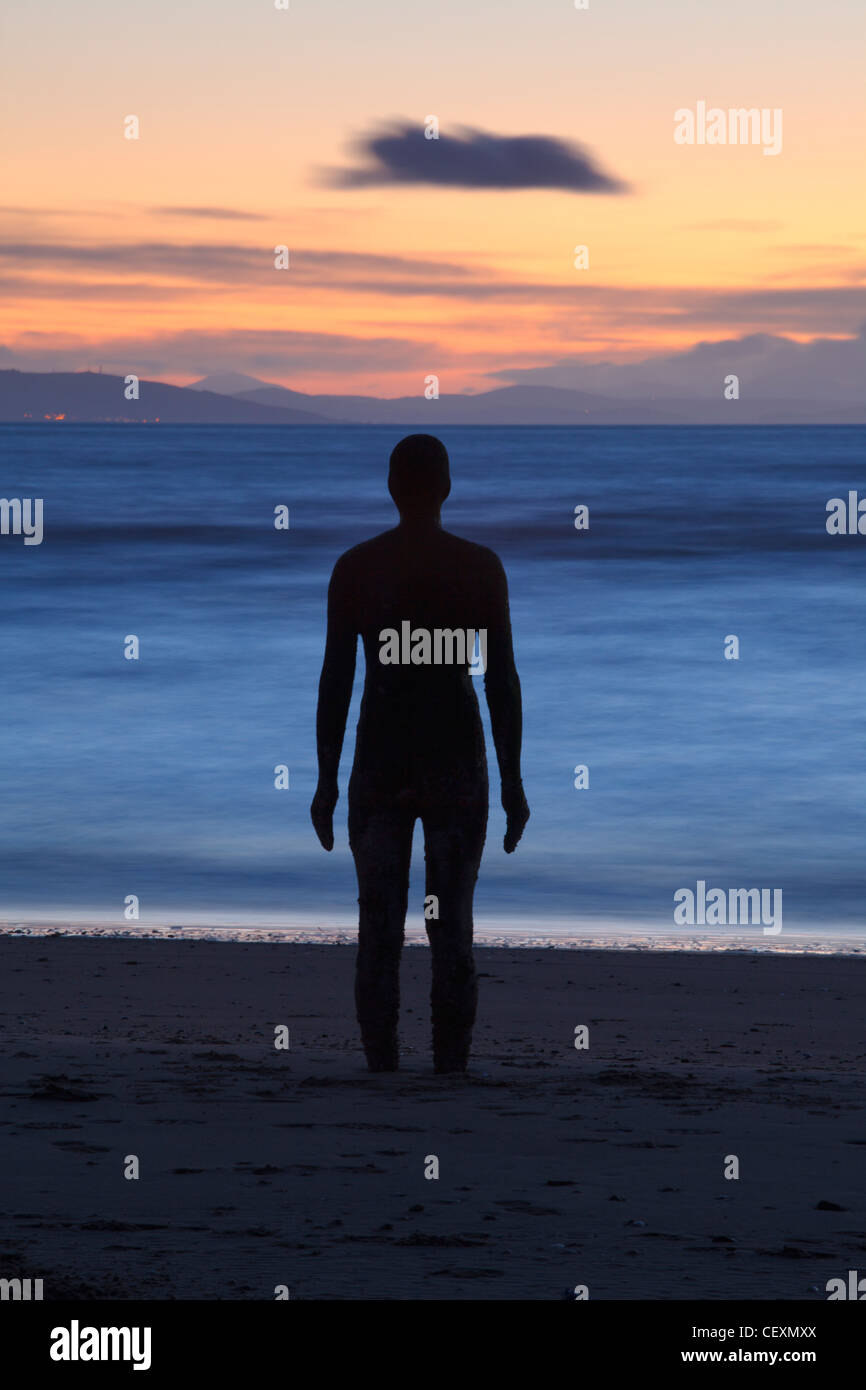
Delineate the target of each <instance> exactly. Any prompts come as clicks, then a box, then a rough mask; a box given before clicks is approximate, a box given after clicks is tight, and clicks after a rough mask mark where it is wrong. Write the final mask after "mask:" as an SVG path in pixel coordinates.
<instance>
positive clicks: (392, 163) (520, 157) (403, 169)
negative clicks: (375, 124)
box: [325, 121, 627, 193]
mask: <svg viewBox="0 0 866 1390" xmlns="http://www.w3.org/2000/svg"><path fill="white" fill-rule="evenodd" d="M358 152H359V156H360V158H361V159H362V160H365V161H366V163H362V164H360V165H357V166H355V167H352V168H345V169H332V170H328V171H326V174H325V178H326V181H327V182H328V183H331V184H333V185H336V186H337V187H341V188H368V187H370V186H371V185H375V184H411V183H421V184H435V185H437V186H447V187H451V188H477V189H497V188H498V189H515V188H559V189H563V190H564V191H566V192H568V193H624V192H626V191H627V186H626V185H625V184H624V183H621V182H620V181H619V180H618V179H615V178H611V177H610V176H609V175H608V174H605V173H604V172H603V171H602V170H601V169H599V168H598V167H597V165H596V164H594V162H593V160H592V157H591V156H590V155H589V153H588V152H587V151H586V150H584V149H583V148H582V147H581V146H579V145H572V144H566V142H565V141H563V140H556V139H554V138H552V137H551V136H549V135H491V134H490V133H489V132H488V131H484V130H473V129H471V128H469V127H457V129H456V132H455V133H453V134H452V133H450V132H448V131H441V132H440V135H439V139H438V140H428V139H427V138H426V137H425V133H424V127H423V126H421V125H418V124H417V123H411V122H409V121H396V122H394V123H393V124H392V125H390V126H388V127H386V128H385V129H384V130H380V131H378V132H374V133H372V134H370V135H366V136H362V137H361V139H360V140H359V142H358Z"/></svg>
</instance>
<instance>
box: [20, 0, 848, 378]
mask: <svg viewBox="0 0 866 1390" xmlns="http://www.w3.org/2000/svg"><path fill="white" fill-rule="evenodd" d="M864 38H866V18H864V9H863V5H862V0H822V3H821V4H820V5H816V4H814V3H813V0H733V3H728V4H725V5H708V4H704V3H696V0H663V2H662V3H659V4H651V3H647V0H590V8H589V9H588V10H586V11H578V10H576V9H575V8H574V4H573V0H368V3H355V2H354V0H290V8H289V9H288V11H284V10H278V9H276V8H275V6H274V4H273V0H234V3H229V0H210V3H206V0H184V3H181V4H179V3H178V0H148V2H147V3H142V4H132V3H129V0H127V2H126V3H118V0H110V3H109V0H83V3H81V4H75V5H72V4H69V3H59V0H47V3H39V4H26V3H24V0H14V3H13V5H12V6H11V10H10V7H7V10H6V13H5V15H4V18H3V20H2V29H0V47H2V56H0V87H2V95H0V127H2V143H3V162H4V180H3V192H2V203H3V209H2V214H0V290H2V293H0V301H2V324H0V367H21V368H24V369H28V370H43V371H45V370H49V369H55V370H75V369H81V368H86V367H90V368H96V367H98V366H102V367H103V368H104V369H105V370H106V371H117V372H127V371H133V372H137V373H138V374H139V375H141V376H145V377H157V378H160V379H162V380H166V381H172V382H176V383H179V384H185V383H188V382H191V381H194V380H196V379H197V378H199V377H202V376H204V375H206V374H208V373H217V372H220V373H221V372H229V371H232V372H235V371H237V372H247V373H250V374H252V375H254V376H257V377H262V378H264V379H266V380H269V381H276V382H280V383H282V384H284V385H287V386H293V387H295V388H297V389H299V390H307V391H333V392H340V393H344V392H365V393H370V394H377V395H398V394H403V393H406V394H410V393H413V392H416V391H418V392H420V391H422V390H423V380H424V377H425V375H427V374H428V373H436V374H438V375H439V377H440V382H441V389H442V391H443V392H450V391H466V390H472V391H475V390H483V389H488V388H489V387H491V386H493V385H499V384H501V383H502V381H504V380H507V379H508V378H509V374H510V373H512V372H514V373H516V374H518V373H520V372H521V371H525V370H526V369H528V368H536V369H537V368H546V367H547V366H548V365H553V364H556V363H559V362H561V361H562V360H563V359H573V358H578V359H581V358H585V359H586V360H587V361H588V362H600V361H620V362H627V361H634V360H636V359H640V358H644V357H648V356H651V355H653V354H658V353H665V354H667V353H670V352H674V351H677V350H680V349H685V348H688V347H690V346H692V345H693V344H695V343H697V342H700V341H707V340H709V341H717V340H721V339H726V338H737V337H740V336H743V335H746V334H754V333H772V334H784V335H787V336H789V337H792V338H795V339H798V340H800V341H807V340H810V339H812V338H816V337H821V338H826V337H831V338H846V337H853V336H854V335H856V334H857V332H858V329H859V328H860V326H861V325H862V323H863V322H864V320H866V294H864V269H866V254H864V240H866V209H864V202H863V192H862V188H863V179H862V171H863V149H864V121H863V115H862V112H863V101H862V84H863V56H864ZM698 101H705V102H706V103H707V104H708V105H709V106H720V107H723V108H728V107H759V108H764V107H766V108H781V109H782V112H783V146H782V151H781V153H780V154H778V155H777V156H767V155H765V154H764V153H763V151H762V149H761V147H760V146H724V147H718V146H717V147H710V146H698V145H694V146H681V145H677V144H675V142H674V139H673V130H674V112H675V111H676V110H677V109H678V108H683V107H691V108H694V107H695V105H696V103H697V102H698ZM129 115H136V116H137V117H138V118H139V121H140V138H139V139H138V140H127V139H125V138H124V118H125V117H127V116H129ZM431 115H435V116H436V117H437V118H438V120H439V123H440V132H441V137H442V139H441V140H440V141H439V142H436V141H425V140H424V122H425V119H426V118H427V117H428V116H431ZM397 124H399V125H400V127H401V128H403V129H404V130H405V132H406V139H407V141H408V142H409V146H411V149H410V154H411V158H412V160H413V161H414V164H413V167H414V169H415V171H416V177H418V178H424V177H425V175H424V169H425V167H426V166H425V164H424V161H433V160H435V159H437V158H439V159H440V160H441V159H447V158H449V157H450V156H449V150H448V148H447V141H448V138H449V137H450V138H451V139H452V140H453V139H455V138H457V137H459V138H461V139H465V138H467V137H465V134H464V132H465V130H466V129H467V128H468V129H472V130H475V131H478V132H484V133H485V135H486V136H488V137H491V138H492V141H493V146H494V147H495V148H497V149H502V150H503V152H504V157H505V158H506V160H507V159H508V158H509V157H510V156H509V153H508V152H509V150H510V149H511V146H509V145H508V144H507V137H521V136H538V137H545V138H546V139H547V140H548V141H550V142H563V143H564V144H565V145H567V146H578V147H580V150H581V151H582V153H583V157H584V158H585V159H587V160H588V161H590V163H591V165H592V167H593V168H594V169H595V170H597V171H599V175H600V176H601V179H600V181H601V182H602V183H604V180H605V178H606V179H607V180H609V181H610V182H611V184H612V185H613V187H612V188H610V189H608V188H604V187H602V188H601V189H575V188H573V187H556V188H535V187H520V186H518V187H513V188H508V189H504V190H503V189H490V188H485V187H479V186H472V176H471V174H470V176H469V181H468V183H467V184H464V186H454V185H452V184H449V183H443V182H429V183H428V182H416V181H412V182H405V181H402V180H400V179H393V180H392V181H389V182H374V181H366V182H365V181H363V180H361V181H357V180H356V181H355V182H353V181H352V178H351V177H346V176H345V175H343V181H342V182H341V181H340V176H339V175H337V174H335V173H334V171H335V170H340V169H342V170H344V171H345V170H347V169H352V168H358V167H360V166H361V165H365V164H368V163H369V156H368V155H365V154H364V152H363V150H362V149H359V142H363V140H364V138H365V137H369V136H371V135H375V134H376V133H377V132H380V131H381V129H382V128H383V127H384V126H386V125H394V126H396V125H397ZM414 132H417V139H418V148H417V151H416V152H414V153H412V151H414V145H412V141H413V139H414V134H413V133H414ZM472 141H475V142H478V141H480V137H477V136H476V137H470V143H472ZM497 142H503V143H502V145H501V146H500V145H499V144H498V143H497ZM551 148H554V147H553V146H551ZM578 158H579V156H578ZM431 167H432V166H431ZM442 176H443V175H441V174H440V177H442ZM517 177H518V176H516V175H515V178H517ZM617 185H622V186H624V187H623V188H622V189H621V190H620V191H617ZM278 244H286V245H288V247H289V248H290V257H291V268H290V269H289V270H288V271H277V270H275V269H274V247H275V246H276V245H278ZM577 244H585V245H586V246H588V248H589V257H590V266H589V269H587V270H577V269H575V268H574V265H573V256H574V247H575V245H577ZM515 379H517V377H516V376H515Z"/></svg>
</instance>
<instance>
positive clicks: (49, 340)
mask: <svg viewBox="0 0 866 1390" xmlns="http://www.w3.org/2000/svg"><path fill="white" fill-rule="evenodd" d="M449 356H450V354H449V353H448V352H447V350H446V349H444V348H442V347H437V346H435V345H430V344H427V345H424V344H420V343H417V342H412V341H411V340H410V339H408V338H398V337H386V336H382V337H371V338H362V337H354V336H352V335H350V334H345V333H304V332H292V331H291V330H289V331H285V330H281V329H246V328H237V329H233V328H231V327H229V328H227V329H226V331H225V333H210V332H207V331H195V330H189V331H187V332H183V333H174V334H167V333H166V334H163V333H160V334H158V335H156V336H155V337H154V338H152V339H150V340H147V339H144V340H143V339H142V337H141V335H140V334H130V335H129V336H125V335H124V336H121V335H118V336H117V337H115V338H110V339H103V340H101V341H100V342H99V343H94V342H92V341H90V340H87V339H85V338H83V337H79V336H78V335H75V334H64V335H62V336H60V335H58V334H52V333H37V332H31V333H25V334H22V336H21V338H20V339H19V341H17V342H16V343H12V344H3V345H0V361H2V362H3V363H4V365H6V366H9V367H17V368H19V369H20V370H21V371H47V370H53V371H80V370H82V369H83V368H86V367H88V366H89V365H91V364H92V363H101V364H102V365H103V366H104V367H105V369H106V371H117V372H120V373H123V372H127V371H136V372H138V373H139V374H140V375H144V376H149V377H152V378H159V377H161V376H163V375H166V376H167V375H183V376H190V377H201V376H207V375H210V374H211V373H214V372H220V371H226V370H231V371H238V370H243V371H247V372H251V373H252V374H253V375H259V374H261V373H263V372H266V373H269V374H271V375H280V374H285V373H287V372H289V371H291V372H295V373H297V372H306V373H310V372H312V373H323V374H325V375H329V376H333V375H334V374H339V373H340V372H341V371H343V372H346V373H350V372H371V373H372V372H381V373H387V372H390V371H405V370H406V369H407V368H412V367H417V369H418V370H419V371H420V370H422V369H425V370H426V369H427V368H429V366H430V362H431V361H434V360H435V361H436V362H437V363H438V362H441V361H445V360H447V359H448V358H449ZM130 364H133V365H130Z"/></svg>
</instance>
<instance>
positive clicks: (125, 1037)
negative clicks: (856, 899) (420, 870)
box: [0, 936, 866, 1300]
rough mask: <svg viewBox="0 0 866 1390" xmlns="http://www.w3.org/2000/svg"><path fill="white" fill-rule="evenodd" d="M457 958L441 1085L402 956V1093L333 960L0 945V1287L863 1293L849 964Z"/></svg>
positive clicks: (854, 1008)
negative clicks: (458, 1045) (453, 1068)
mask: <svg viewBox="0 0 866 1390" xmlns="http://www.w3.org/2000/svg"><path fill="white" fill-rule="evenodd" d="M476 959H477V962H478V968H479V971H480V973H481V980H480V1005H479V1017H478V1024H477V1028H476V1044H475V1049H474V1061H473V1071H472V1074H471V1075H470V1076H469V1077H467V1078H463V1079H460V1078H458V1079H454V1078H443V1077H434V1076H433V1074H432V1067H431V1061H430V1048H429V1016H428V1002H427V997H428V993H429V965H430V961H429V953H428V951H427V950H426V949H425V948H423V947H415V946H412V947H408V948H407V949H406V951H405V953H404V960H403V1014H402V1041H403V1047H404V1063H403V1069H402V1070H401V1071H400V1072H399V1073H397V1074H396V1075H393V1076H370V1075H369V1074H368V1073H367V1072H366V1070H365V1067H364V1063H363V1056H362V1053H361V1050H360V1043H359V1040H358V1036H357V1028H356V1024H355V1021H354V1013H353V1003H352V972H353V965H354V950H353V948H352V947H351V946H339V945H304V944H284V943H281V944H270V943H263V942H251V943H239V942H230V941H226V942H214V941H206V940H200V941H194V942H193V941H189V940H174V941H160V940H135V939H132V940H130V939H123V940H115V939H110V938H105V939H100V940H93V939H83V938H80V937H79V938H73V937H65V936H51V937H31V938H26V937H10V936H7V937H0V967H2V977H3V981H4V985H3V990H2V1014H0V1025H2V1034H0V1038H2V1046H3V1052H4V1057H5V1061H6V1065H5V1067H4V1083H3V1106H2V1115H0V1121H2V1124H0V1135H2V1138H0V1150H2V1155H3V1165H2V1166H3V1178H4V1196H5V1201H4V1203H3V1207H4V1212H3V1215H2V1217H0V1223H2V1226H0V1264H2V1266H3V1267H2V1268H0V1277H14V1275H15V1274H16V1273H19V1272H20V1273H22V1274H24V1275H28V1274H29V1275H30V1276H31V1277H34V1278H42V1279H43V1280H44V1282H45V1297H46V1298H52V1297H63V1296H67V1297H100V1296H104V1297H115V1298H118V1297H120V1298H156V1299H162V1298H214V1299H219V1298H222V1299H237V1298H254V1299H272V1298H273V1297H274V1290H275V1288H276V1286H278V1285H284V1286H286V1288H287V1289H288V1291H289V1295H290V1297H291V1298H292V1299H298V1298H300V1299H353V1298H375V1299H400V1300H402V1299H460V1300H473V1299H477V1300H497V1299H560V1298H563V1297H568V1296H571V1295H570V1291H572V1290H573V1289H574V1288H575V1286H578V1285H585V1286H586V1287H587V1289H588V1293H589V1297H590V1298H591V1299H639V1298H651V1299H683V1298H705V1299H741V1298H745V1299H792V1300H810V1299H820V1300H823V1299H825V1298H826V1292H825V1285H826V1281H827V1280H828V1279H830V1278H834V1277H837V1276H843V1277H844V1276H845V1275H846V1272H847V1271H848V1270H849V1269H860V1270H861V1271H863V1270H866V1211H864V1200H863V1191H864V1183H863V1170H864V1158H866V1113H864V1105H866V1100H864V1069H866V1028H864V1017H866V1008H864V1003H866V962H864V960H863V958H862V957H851V956H848V957H846V956H831V955H822V956H792V955H758V954H751V953H743V954H738V953H733V952H731V951H725V952H721V953H718V954H708V953H697V952H695V953H691V952H684V951H678V952H664V951H660V950H652V951H643V952H641V951H600V950H593V951H583V950H574V949H572V950H552V949H550V950H548V949H502V948H491V947H482V948H479V949H478V950H477V952H476ZM279 1025H285V1027H287V1028H288V1030H289V1038H290V1047H289V1048H288V1050H277V1049H276V1048H275V1047H274V1038H275V1033H274V1030H275V1027H277V1026H279ZM581 1025H585V1026H587V1027H588V1030H589V1037H588V1041H589V1047H588V1048H585V1049H584V1048H581V1049H576V1048H575V1046H574V1041H575V1029H576V1028H577V1027H579V1026H581ZM133 1155H134V1156H135V1157H136V1158H137V1159H138V1163H139V1170H140V1176H139V1177H138V1178H137V1179H132V1180H130V1179H127V1178H125V1177H124V1167H125V1166H126V1167H129V1166H130V1165H129V1162H128V1160H129V1158H130V1156H133ZM730 1156H734V1157H736V1158H737V1159H738V1161H739V1178H738V1179H726V1178H725V1175H724V1174H725V1168H726V1166H727V1167H728V1169H729V1170H730V1169H731V1168H732V1166H733V1165H732V1164H731V1161H730ZM434 1158H435V1159H436V1160H438V1172H439V1175H438V1178H427V1177H425V1170H426V1171H427V1172H430V1171H432V1170H433V1169H434V1168H435V1165H434V1164H433V1163H432V1160H433V1159H434Z"/></svg>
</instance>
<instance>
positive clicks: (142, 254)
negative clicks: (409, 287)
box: [0, 240, 489, 290]
mask: <svg viewBox="0 0 866 1390" xmlns="http://www.w3.org/2000/svg"><path fill="white" fill-rule="evenodd" d="M289 251H290V255H291V270H290V271H289V272H287V274H288V275H290V276H291V280H292V282H296V281H299V280H300V281H303V282H305V283H310V284H315V285H321V286H327V285H330V284H333V283H335V282H338V283H340V284H341V285H344V284H348V286H349V287H350V288H351V283H350V282H348V281H347V277H349V276H357V275H359V274H360V275H364V274H367V275H370V274H375V275H377V276H388V277H394V278H396V279H402V280H406V281H408V282H409V283H410V284H417V285H419V286H420V285H426V284H427V283H428V282H429V281H432V280H439V279H442V278H445V277H448V278H453V279H455V280H459V281H464V280H466V281H468V280H470V279H471V280H475V279H477V278H482V279H486V278H487V274H488V273H489V272H486V271H483V270H480V271H479V270H475V269H473V268H471V267H468V266H464V265H460V264H458V263H455V262H450V261H431V260H423V259H421V258H417V257H412V256H389V255H382V254H378V253H376V252H365V251H330V250H326V251H323V250H321V249H311V248H307V247H303V246H301V247H295V246H290V247H289ZM0 264H6V265H7V266H10V267H15V268H17V269H19V270H21V271H28V270H29V271H32V270H33V269H34V268H35V267H42V266H44V267H46V268H47V269H49V270H52V271H53V270H56V269H59V268H61V267H62V268H64V269H66V270H68V271H71V272H72V273H74V272H75V269H76V267H77V268H79V270H80V271H85V270H86V269H87V268H88V267H95V268H100V269H104V270H106V271H108V270H110V271H112V272H123V271H127V272H128V273H129V274H131V275H133V274H134V275H136V276H140V275H143V274H148V273H150V274H155V275H160V276H163V277H166V278H169V279H172V278H179V279H183V280H192V281H197V282H199V283H201V284H208V285H211V284H213V283H222V284H224V285H229V286H230V285H233V284H246V283H251V282H255V281H256V280H259V281H262V282H265V281H266V282H267V283H269V284H272V283H273V276H274V273H275V272H274V246H273V244H272V243H270V242H265V241H263V242H262V244H261V245H260V246H249V245H246V246H245V245H239V244H236V243H235V244H233V243H228V242H201V243H198V244H190V243H181V242H171V241H153V242H126V241H114V242H107V241H103V242H72V241H49V240H42V241H33V240H28V241H12V240H9V241H0ZM384 283H386V284H387V283H390V281H385V282H384ZM373 287H374V288H375V289H377V290H378V288H379V282H378V281H376V282H375V283H374V285H373Z"/></svg>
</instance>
